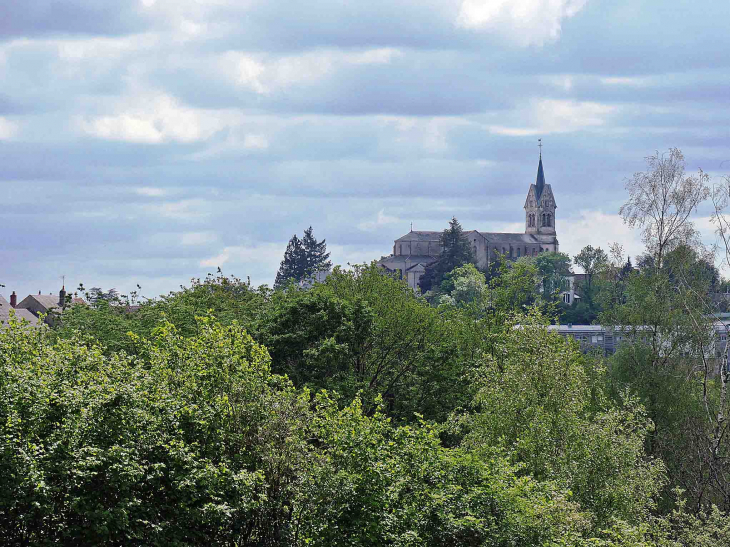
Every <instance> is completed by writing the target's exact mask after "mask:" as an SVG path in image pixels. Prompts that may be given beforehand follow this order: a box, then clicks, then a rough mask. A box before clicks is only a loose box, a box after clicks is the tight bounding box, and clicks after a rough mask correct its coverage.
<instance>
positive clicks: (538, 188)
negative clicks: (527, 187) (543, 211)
mask: <svg viewBox="0 0 730 547" xmlns="http://www.w3.org/2000/svg"><path fill="white" fill-rule="evenodd" d="M544 188H545V173H543V171H542V152H540V163H539V164H538V165H537V180H536V181H535V194H537V195H536V196H535V197H536V198H537V201H540V198H541V197H542V191H543V190H544Z"/></svg>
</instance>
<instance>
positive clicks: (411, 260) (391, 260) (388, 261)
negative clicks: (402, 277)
mask: <svg viewBox="0 0 730 547" xmlns="http://www.w3.org/2000/svg"><path fill="white" fill-rule="evenodd" d="M436 260H438V257H433V256H424V255H420V256H419V255H390V256H386V257H385V258H381V259H380V260H378V264H379V265H380V266H385V267H386V268H389V269H391V270H392V269H394V268H398V267H400V265H401V264H403V263H406V265H408V267H407V269H409V270H410V269H411V268H412V267H413V266H415V265H417V264H423V265H424V266H428V265H429V264H431V263H433V262H436Z"/></svg>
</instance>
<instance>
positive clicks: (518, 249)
mask: <svg viewBox="0 0 730 547" xmlns="http://www.w3.org/2000/svg"><path fill="white" fill-rule="evenodd" d="M520 251H522V249H520V248H519V247H517V258H519V257H520Z"/></svg>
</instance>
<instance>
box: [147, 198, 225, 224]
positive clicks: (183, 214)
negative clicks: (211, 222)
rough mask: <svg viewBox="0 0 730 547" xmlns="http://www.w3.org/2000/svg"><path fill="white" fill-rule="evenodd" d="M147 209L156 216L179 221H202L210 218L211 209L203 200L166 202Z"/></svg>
mask: <svg viewBox="0 0 730 547" xmlns="http://www.w3.org/2000/svg"><path fill="white" fill-rule="evenodd" d="M146 208H147V209H148V210H149V211H150V212H152V213H153V214H155V215H159V216H162V217H165V218H173V219H178V220H200V219H202V218H205V217H208V216H210V209H211V207H210V204H209V203H208V202H207V201H205V200H202V199H183V200H180V201H166V202H164V203H161V204H160V205H149V206H147V207H146Z"/></svg>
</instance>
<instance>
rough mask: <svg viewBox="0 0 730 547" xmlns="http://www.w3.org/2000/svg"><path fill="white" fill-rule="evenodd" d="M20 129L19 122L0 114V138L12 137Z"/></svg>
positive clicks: (7, 138)
mask: <svg viewBox="0 0 730 547" xmlns="http://www.w3.org/2000/svg"><path fill="white" fill-rule="evenodd" d="M17 130H18V124H16V123H13V122H11V121H10V120H8V119H7V118H3V117H2V116H0V140H3V141H4V140H9V139H11V138H12V137H13V136H14V135H15V133H16V132H17Z"/></svg>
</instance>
